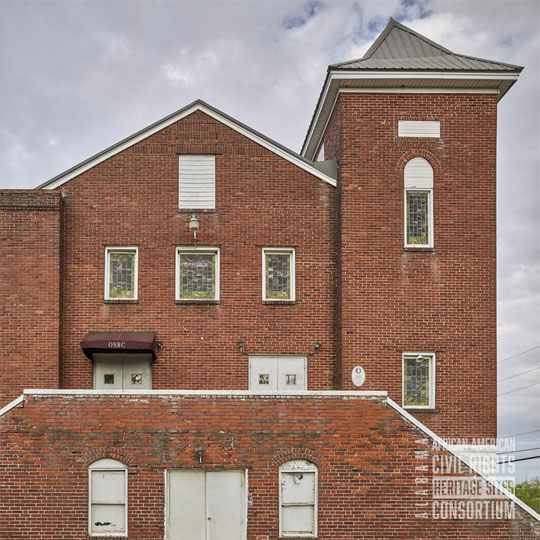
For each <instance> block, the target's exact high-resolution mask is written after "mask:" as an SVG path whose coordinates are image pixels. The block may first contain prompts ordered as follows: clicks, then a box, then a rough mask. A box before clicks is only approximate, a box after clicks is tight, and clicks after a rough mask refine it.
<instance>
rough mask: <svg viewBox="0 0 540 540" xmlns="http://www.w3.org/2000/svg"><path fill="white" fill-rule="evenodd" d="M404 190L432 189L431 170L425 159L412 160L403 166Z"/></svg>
mask: <svg viewBox="0 0 540 540" xmlns="http://www.w3.org/2000/svg"><path fill="white" fill-rule="evenodd" d="M404 177H405V188H417V189H433V169H432V167H431V165H430V163H429V161H428V160H427V159H424V158H420V157H418V158H413V159H411V160H410V161H409V162H408V163H407V165H405V174H404Z"/></svg>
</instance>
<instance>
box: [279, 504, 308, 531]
mask: <svg viewBox="0 0 540 540" xmlns="http://www.w3.org/2000/svg"><path fill="white" fill-rule="evenodd" d="M281 520H282V523H283V525H282V530H283V533H284V534H289V535H290V534H293V533H298V534H301V533H305V534H313V531H314V527H315V519H314V507H313V506H284V507H283V508H282V509H281Z"/></svg>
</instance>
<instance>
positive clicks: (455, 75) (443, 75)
mask: <svg viewBox="0 0 540 540" xmlns="http://www.w3.org/2000/svg"><path fill="white" fill-rule="evenodd" d="M518 77H519V73H500V72H497V73H482V72H472V73H465V72H444V71H431V72H426V71H409V70H403V71H395V70H393V71H384V70H378V71H346V72H345V71H341V70H338V71H330V72H329V73H328V76H327V77H326V81H325V84H324V89H323V93H322V97H321V99H320V100H319V102H318V103H317V105H318V107H317V113H316V115H315V118H314V119H313V122H312V123H311V125H310V129H309V133H308V136H307V137H306V140H305V142H304V145H303V146H302V150H301V154H302V155H303V156H306V153H307V149H308V147H309V145H310V143H311V139H312V137H313V132H314V131H315V128H316V126H317V124H318V122H319V118H320V116H321V113H322V110H323V107H324V103H325V102H326V98H327V95H328V91H329V89H330V85H331V84H332V82H333V81H337V80H351V79H358V80H361V79H371V80H373V79H386V80H389V79H396V80H399V79H434V80H441V81H444V80H483V81H517V80H518ZM341 90H342V89H341V88H340V89H338V92H337V95H336V98H335V99H334V103H333V104H332V108H331V110H330V114H329V115H328V119H327V120H326V124H325V128H324V129H323V131H322V132H321V137H322V135H323V134H324V132H325V130H326V126H327V125H328V122H329V121H330V118H331V117H332V113H333V111H334V107H335V104H336V100H337V97H338V96H339V93H340V92H341ZM354 90H355V89H351V91H354ZM347 91H348V90H347ZM370 91H371V93H378V90H377V88H376V87H374V88H370ZM433 93H435V92H433ZM475 93H483V92H482V91H481V90H480V89H479V90H478V92H475ZM490 93H491V92H490ZM319 142H320V141H317V144H316V147H318V146H319Z"/></svg>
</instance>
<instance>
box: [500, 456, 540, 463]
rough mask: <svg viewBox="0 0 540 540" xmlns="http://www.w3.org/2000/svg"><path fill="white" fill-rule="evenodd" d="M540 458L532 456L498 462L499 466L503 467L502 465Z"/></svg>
mask: <svg viewBox="0 0 540 540" xmlns="http://www.w3.org/2000/svg"><path fill="white" fill-rule="evenodd" d="M538 458H540V456H531V457H522V458H519V459H508V460H506V461H497V465H501V464H502V463H515V462H516V461H527V460H528V459H538Z"/></svg>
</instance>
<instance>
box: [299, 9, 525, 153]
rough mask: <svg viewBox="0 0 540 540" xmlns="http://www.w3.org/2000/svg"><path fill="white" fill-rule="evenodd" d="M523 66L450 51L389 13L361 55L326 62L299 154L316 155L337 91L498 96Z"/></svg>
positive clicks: (514, 78)
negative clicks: (490, 94) (351, 58)
mask: <svg viewBox="0 0 540 540" xmlns="http://www.w3.org/2000/svg"><path fill="white" fill-rule="evenodd" d="M522 69H523V68H522V67H520V66H515V65H513V64H505V63H503V62H495V61H493V60H485V59H483V58H476V57H474V56H466V55H463V54H457V53H453V52H452V51H450V50H449V49H447V48H446V47H443V46H442V45H439V44H438V43H435V42H434V41H431V40H430V39H428V38H427V37H425V36H423V35H421V34H419V33H418V32H415V31H414V30H411V29H410V28H407V27H406V26H404V25H402V24H401V23H399V22H397V21H396V20H394V19H392V18H391V19H390V20H389V21H388V24H387V25H386V28H385V29H384V30H383V31H382V33H381V34H380V36H379V37H378V38H377V39H376V40H375V42H374V43H373V45H372V46H371V47H370V48H369V49H368V51H367V52H366V54H365V55H364V56H363V57H362V58H358V59H356V60H349V61H348V62H341V63H338V64H332V65H330V66H328V71H327V73H326V79H325V81H324V85H323V88H322V90H321V94H320V96H319V100H318V102H317V106H316V107H315V111H314V113H313V117H312V119H311V122H310V125H309V129H308V132H307V134H306V137H305V139H304V144H303V145H302V155H303V156H305V157H307V158H311V159H313V157H314V156H315V153H316V151H317V148H318V147H319V143H320V140H321V137H322V135H323V133H324V130H325V128H326V125H327V123H328V121H329V119H330V116H331V114H332V111H333V108H334V105H335V103H336V100H337V97H338V95H339V93H340V92H342V91H344V92H346V91H358V90H357V89H361V90H360V91H364V92H369V91H370V92H377V91H379V92H380V91H386V92H388V91H400V92H408V91H413V92H416V91H419V90H421V91H425V92H443V91H448V92H473V93H493V94H498V96H499V100H500V99H501V98H502V97H503V96H504V94H505V93H506V92H508V90H509V89H510V87H511V86H512V85H513V84H514V82H515V81H516V80H517V78H518V76H519V74H520V72H521V70H522Z"/></svg>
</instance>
